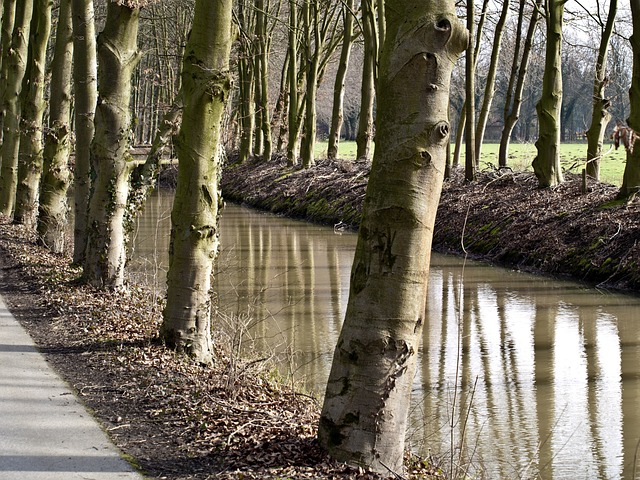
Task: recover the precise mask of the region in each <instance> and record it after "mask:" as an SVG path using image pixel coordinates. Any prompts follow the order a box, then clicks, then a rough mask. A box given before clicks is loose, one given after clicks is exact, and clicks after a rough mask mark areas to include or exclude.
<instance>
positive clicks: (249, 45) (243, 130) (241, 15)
mask: <svg viewBox="0 0 640 480" xmlns="http://www.w3.org/2000/svg"><path fill="white" fill-rule="evenodd" d="M246 9H247V5H246V4H245V2H244V1H240V2H238V20H239V22H240V25H241V28H242V29H243V30H244V32H251V31H252V28H253V25H252V22H251V19H252V18H253V17H252V15H251V12H250V11H249V12H247V11H246ZM249 10H251V7H249ZM253 54H254V47H253V42H252V41H251V39H250V38H249V36H248V33H241V36H240V58H239V59H238V77H239V78H238V82H239V85H238V86H239V91H240V109H239V110H240V118H239V120H240V157H239V159H238V160H239V162H240V163H242V162H245V161H247V160H248V159H249V158H251V157H252V156H253V153H254V152H253V147H254V138H253V136H254V133H255V125H256V123H255V120H256V111H255V102H254V87H255V75H254V72H255V62H254V61H253Z"/></svg>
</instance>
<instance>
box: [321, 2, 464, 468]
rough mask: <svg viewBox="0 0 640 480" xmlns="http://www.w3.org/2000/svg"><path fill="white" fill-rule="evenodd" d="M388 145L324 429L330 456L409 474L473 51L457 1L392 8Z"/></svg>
mask: <svg viewBox="0 0 640 480" xmlns="http://www.w3.org/2000/svg"><path fill="white" fill-rule="evenodd" d="M386 12H387V16H386V27H387V37H386V38H387V41H386V42H385V46H384V48H383V55H382V57H381V62H380V77H379V85H378V86H379V89H378V91H379V96H378V115H377V136H376V138H377V141H376V150H375V154H374V159H373V165H372V170H371V174H370V177H369V185H368V188H367V193H366V197H365V206H364V213H363V218H362V223H361V225H360V230H359V234H358V244H357V247H356V253H355V258H354V263H353V267H352V270H351V286H350V293H349V301H348V306H347V313H346V316H345V321H344V325H343V327H342V331H341V333H340V337H339V339H338V343H337V346H336V349H335V353H334V357H333V364H332V368H331V374H330V377H329V381H328V384H327V390H326V395H325V400H324V405H323V409H322V414H321V418H320V424H319V434H318V435H319V440H320V442H321V444H322V445H323V446H324V447H325V448H326V449H327V450H328V451H329V452H330V454H331V455H332V456H333V457H334V458H336V459H338V460H340V461H345V462H348V463H351V464H357V465H361V466H366V467H371V468H372V469H374V470H375V471H378V472H381V473H386V474H388V473H390V471H391V472H398V473H399V472H400V471H401V470H402V461H403V453H404V436H405V430H406V422H407V413H408V409H409V397H410V394H411V385H412V382H413V375H414V369H415V360H416V354H417V351H418V347H419V341H420V338H421V331H422V324H423V322H424V312H425V302H426V298H427V297H426V290H427V280H428V272H429V260H430V251H431V241H432V234H433V225H434V221H435V214H436V209H437V206H438V201H439V196H440V191H441V188H442V180H443V174H444V169H445V162H446V158H445V157H446V151H447V143H448V142H449V131H450V126H449V122H448V107H449V85H450V78H451V71H452V69H453V65H454V62H455V61H456V59H457V58H458V57H459V55H460V54H461V53H462V52H463V51H464V50H465V48H466V47H467V45H468V38H469V37H468V34H467V32H466V30H465V29H464V27H463V26H462V25H461V24H460V23H459V22H458V19H457V17H456V13H455V8H454V2H452V1H445V0H441V1H432V2H406V1H402V0H389V1H387V3H386Z"/></svg>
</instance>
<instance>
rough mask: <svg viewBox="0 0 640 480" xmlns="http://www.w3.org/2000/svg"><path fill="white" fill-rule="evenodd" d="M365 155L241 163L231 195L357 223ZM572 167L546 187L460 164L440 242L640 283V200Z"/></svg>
mask: <svg viewBox="0 0 640 480" xmlns="http://www.w3.org/2000/svg"><path fill="white" fill-rule="evenodd" d="M369 168H370V165H369V164H367V163H366V162H343V161H336V162H331V161H327V160H325V161H322V162H320V163H319V164H318V165H316V166H315V167H314V168H313V169H309V170H303V169H300V168H298V167H287V166H286V163H285V162H284V160H281V161H277V162H271V163H263V162H255V161H254V162H247V163H245V164H241V165H238V164H232V165H230V166H229V167H228V168H227V169H226V170H225V172H224V174H223V178H222V190H223V195H224V197H225V198H227V199H229V200H232V201H236V202H241V203H245V204H247V205H250V206H252V207H256V208H260V209H264V210H268V211H271V212H273V213H277V214H281V215H286V216H292V217H298V218H304V219H307V220H309V221H313V222H319V223H325V224H332V225H336V226H338V227H350V228H357V225H358V221H359V218H360V216H361V214H362V207H363V201H364V194H365V188H366V182H367V175H368V172H369ZM581 184H582V181H581V178H580V177H578V176H575V175H567V176H566V182H565V183H563V184H562V185H560V186H558V187H557V188H554V189H544V190H540V189H538V188H537V180H536V178H535V176H534V175H533V174H530V173H514V172H511V171H504V172H499V171H491V172H483V173H480V174H479V175H478V180H477V181H476V182H472V183H467V182H464V180H463V177H462V173H461V172H455V173H454V175H453V178H452V179H451V180H450V181H447V182H445V184H444V188H443V192H442V198H441V202H440V205H439V208H438V216H437V220H436V229H435V233H434V249H436V250H438V251H442V252H448V253H456V254H465V253H466V254H469V255H471V256H473V257H475V258H478V259H483V260H486V261H489V262H494V263H497V264H501V265H504V266H509V267H512V268H517V269H525V270H530V271H535V272H541V273H545V274H548V275H553V276H560V277H571V278H575V279H578V280H583V281H587V282H589V283H592V284H595V285H598V286H601V287H607V288H615V289H622V290H632V291H638V290H640V270H639V266H640V245H639V243H640V200H638V199H635V198H634V199H631V200H628V201H617V200H616V194H617V188H615V187H613V186H611V185H607V184H603V183H599V182H595V181H590V182H589V184H588V188H587V192H586V193H582V192H581Z"/></svg>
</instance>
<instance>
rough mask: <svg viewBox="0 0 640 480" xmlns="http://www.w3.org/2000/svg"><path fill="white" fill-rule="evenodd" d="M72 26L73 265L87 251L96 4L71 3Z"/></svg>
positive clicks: (95, 96)
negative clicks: (73, 125) (73, 124)
mask: <svg viewBox="0 0 640 480" xmlns="http://www.w3.org/2000/svg"><path fill="white" fill-rule="evenodd" d="M71 20H72V24H73V87H74V92H75V96H74V117H75V121H74V123H75V134H76V152H75V153H76V155H75V167H74V170H73V195H74V212H75V214H74V219H75V224H74V231H73V239H74V243H73V261H74V263H77V264H81V263H82V262H83V261H84V258H85V253H86V247H87V222H88V212H89V189H90V187H91V180H90V177H89V171H90V166H89V163H90V156H91V142H92V141H93V135H94V131H95V126H94V117H95V111H96V103H97V100H98V90H97V88H98V87H97V85H98V72H97V68H98V66H97V60H96V56H97V51H96V32H95V18H94V13H93V0H71Z"/></svg>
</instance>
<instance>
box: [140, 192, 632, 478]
mask: <svg viewBox="0 0 640 480" xmlns="http://www.w3.org/2000/svg"><path fill="white" fill-rule="evenodd" d="M170 209H171V196H170V195H168V194H166V193H161V194H159V195H158V196H155V197H154V198H153V199H152V200H151V201H150V203H149V205H148V207H147V210H146V212H145V215H144V218H142V219H141V220H140V222H139V226H138V230H137V234H136V238H135V242H134V253H133V260H132V265H131V275H132V281H135V282H138V281H145V282H148V283H152V284H156V285H158V287H159V288H164V281H165V274H166V265H167V259H166V252H167V250H168V237H169V233H168V232H169V228H170V220H169V215H170ZM221 237H222V245H223V250H222V252H221V256H220V261H219V264H220V266H219V273H218V275H217V277H216V292H217V295H218V299H219V305H220V307H219V308H220V311H221V312H222V315H221V316H220V317H221V318H223V319H224V322H225V324H226V325H227V326H228V325H234V328H237V327H238V326H239V325H240V326H245V325H246V326H248V327H250V333H249V335H248V336H247V338H246V339H245V340H244V342H245V347H247V348H253V349H259V350H260V351H261V352H265V353H261V355H262V356H265V355H270V354H274V355H278V356H279V358H281V359H284V360H285V361H284V362H283V363H282V365H283V369H285V370H286V371H287V373H290V374H292V375H293V376H294V378H296V379H300V380H304V381H305V382H306V384H307V386H308V388H310V389H313V390H316V391H317V392H319V393H320V394H321V393H322V390H323V388H324V383H325V381H326V378H327V376H328V372H329V369H330V362H331V355H332V352H333V346H334V345H335V343H336V340H337V336H338V333H339V329H340V325H341V323H342V319H343V315H344V312H345V309H346V302H347V297H348V291H349V273H350V268H351V261H352V258H353V251H354V248H355V242H356V236H355V235H354V234H351V233H344V234H339V233H335V232H334V231H333V229H332V228H326V227H320V226H316V225H310V224H307V223H304V222H298V221H293V220H289V219H284V218H279V217H275V216H272V215H268V214H264V213H259V212H256V211H252V210H249V209H245V208H242V207H238V206H235V205H227V207H226V209H225V211H224V213H223V215H222V225H221ZM291 359H292V360H293V362H291V361H286V360H291ZM418 362H419V363H418V365H419V366H418V370H417V374H416V378H415V381H414V392H413V409H412V415H411V429H410V431H409V441H410V443H411V445H412V446H413V448H415V449H416V450H421V451H422V452H423V453H426V452H427V451H430V452H432V453H437V454H446V455H450V454H451V452H453V453H454V458H455V460H456V462H454V463H457V459H458V458H461V459H462V463H463V464H465V465H469V464H471V465H472V470H474V471H475V472H476V473H477V474H480V475H481V476H482V477H483V478H488V479H515V478H543V479H554V480H556V479H633V480H636V479H640V458H636V457H640V452H638V445H639V441H640V298H638V297H634V296H627V295H620V294H613V293H608V292H604V291H600V290H596V289H593V288H587V287H585V286H584V285H580V284H577V283H572V282H564V281H557V280H550V279H547V278H541V277H536V276H532V275H529V274H525V273H521V272H515V271H511V270H507V269H502V268H496V267H491V266H487V265H483V264H480V263H475V262H469V261H468V262H466V263H465V262H463V260H461V259H459V258H455V257H449V256H442V255H434V256H433V259H432V267H431V278H430V284H429V299H428V315H427V322H426V323H425V328H424V338H423V347H422V348H421V349H420V352H419V360H418ZM461 447H462V448H461ZM447 464H449V462H447ZM634 465H637V466H635V467H634Z"/></svg>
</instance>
